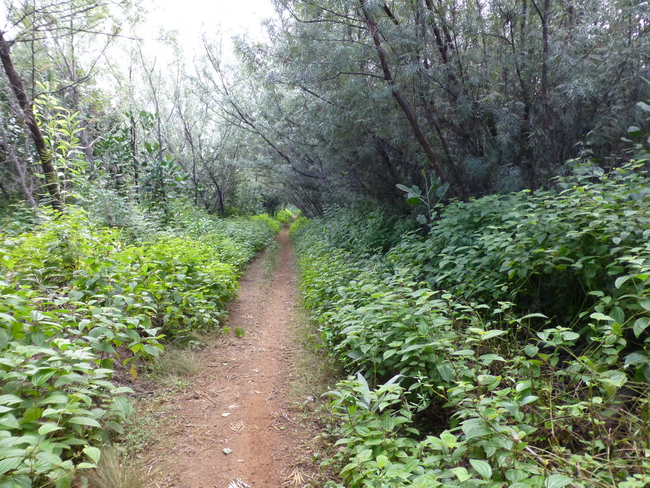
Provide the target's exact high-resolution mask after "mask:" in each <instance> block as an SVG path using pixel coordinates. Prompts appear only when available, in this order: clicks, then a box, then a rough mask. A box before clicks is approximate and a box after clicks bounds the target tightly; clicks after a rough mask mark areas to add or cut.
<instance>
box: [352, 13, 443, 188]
mask: <svg viewBox="0 0 650 488" xmlns="http://www.w3.org/2000/svg"><path fill="white" fill-rule="evenodd" d="M359 2H360V3H361V10H362V12H363V15H364V18H365V21H366V26H367V27H368V32H369V33H370V37H372V42H373V43H374V45H375V50H376V51H377V55H378V56H379V62H380V64H381V69H382V71H383V72H384V80H385V81H386V83H387V84H388V86H389V87H390V89H391V93H392V94H393V98H395V101H396V102H397V104H398V105H399V107H400V108H401V109H402V112H404V115H405V116H406V119H407V120H408V121H409V124H411V128H412V129H413V133H414V134H415V138H416V139H417V140H418V142H419V143H420V146H421V147H422V149H423V150H424V153H425V154H426V156H427V159H428V160H429V162H430V163H431V166H432V167H433V171H434V173H435V174H436V176H437V177H438V178H440V180H441V181H445V180H446V178H445V175H444V173H443V172H442V168H441V167H440V164H438V159H437V158H436V156H435V154H434V153H433V148H432V147H431V145H430V144H429V141H427V139H426V137H425V135H424V133H423V132H422V129H421V128H420V124H419V123H418V121H417V117H416V116H415V113H414V112H413V109H411V106H410V105H409V104H408V102H407V101H406V100H405V99H404V97H403V96H402V94H401V92H400V91H399V90H398V88H397V85H396V84H395V80H394V79H393V75H392V73H391V71H390V67H389V66H388V60H387V59H386V53H385V52H384V48H383V46H382V45H381V39H380V37H379V28H378V27H377V24H376V23H375V20H374V19H373V17H372V13H371V11H370V6H369V5H368V2H367V0H359Z"/></svg>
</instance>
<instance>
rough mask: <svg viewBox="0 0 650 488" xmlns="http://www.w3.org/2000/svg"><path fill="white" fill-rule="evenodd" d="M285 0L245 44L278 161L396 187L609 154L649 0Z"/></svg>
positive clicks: (337, 180)
mask: <svg viewBox="0 0 650 488" xmlns="http://www.w3.org/2000/svg"><path fill="white" fill-rule="evenodd" d="M276 4H277V6H278V10H279V12H280V14H281V20H280V21H279V22H277V23H276V24H274V25H272V26H271V28H270V37H271V41H270V42H269V43H268V45H266V46H260V45H259V44H257V45H256V44H250V45H245V44H244V45H242V47H241V57H242V61H243V63H244V68H243V69H244V70H245V72H247V73H248V76H249V79H250V80H255V81H256V83H257V86H258V88H257V90H258V91H257V94H256V99H255V100H256V101H255V110H254V113H255V114H256V115H255V117H254V119H255V123H256V125H257V128H258V129H259V127H261V126H263V125H265V126H266V127H267V129H266V132H265V133H264V137H265V138H266V139H268V141H267V144H268V145H269V147H273V146H275V147H276V148H283V149H282V150H281V152H282V154H281V153H280V152H278V151H276V153H277V154H276V156H275V158H274V160H275V161H274V162H273V163H272V166H274V167H275V169H271V168H269V171H277V167H283V166H285V165H289V166H291V167H292V168H293V170H294V171H295V170H300V171H301V172H302V173H306V174H308V175H310V177H314V176H317V177H318V178H323V179H324V180H325V181H324V182H320V183H321V184H320V185H319V186H320V187H321V188H327V189H328V190H329V191H332V190H337V191H338V192H339V193H345V192H352V193H354V194H356V195H358V196H361V197H363V196H371V197H374V198H377V199H379V200H382V201H387V202H392V201H395V200H396V199H397V198H399V192H398V191H397V190H396V188H395V184H396V183H405V184H407V186H409V185H411V184H418V185H420V186H426V185H427V181H428V182H431V181H433V182H434V185H433V186H435V185H436V184H437V185H440V184H442V183H444V182H449V183H451V185H452V189H453V190H452V194H455V195H456V196H460V197H463V198H465V197H468V196H471V195H480V194H483V193H489V192H495V191H509V190H514V189H518V188H523V187H527V188H536V187H539V186H541V185H545V184H547V182H548V181H549V179H550V178H552V177H553V176H555V175H557V174H560V173H562V172H563V171H565V168H566V163H567V161H568V160H572V159H575V158H583V157H595V158H598V159H599V161H601V162H602V164H604V165H607V164H609V163H607V161H606V159H607V158H609V156H610V155H611V154H612V153H617V152H618V151H620V149H621V148H622V144H621V141H620V138H621V136H623V135H625V133H626V128H627V127H628V126H629V125H630V124H631V123H633V122H634V119H635V117H636V116H637V114H636V113H635V103H636V101H637V100H638V98H639V97H640V96H641V95H642V94H643V90H644V86H645V85H644V84H643V82H642V77H643V76H646V77H647V76H648V74H649V73H648V62H647V53H648V52H650V35H649V34H650V32H649V28H650V27H649V26H648V23H647V21H646V20H644V19H647V18H650V7H649V6H648V4H647V3H638V2H628V1H626V0H616V1H609V0H572V1H570V2H559V1H556V0H485V1H483V0H481V1H478V2H465V1H463V0H437V1H434V0H399V1H397V0H396V1H392V2H384V1H371V0H358V1H355V2H349V1H343V0H325V1H319V2H315V1H312V0H278V1H277V2H276ZM233 115H237V117H235V118H238V114H237V113H236V111H234V112H233ZM251 120H252V118H251V117H249V121H251ZM233 123H235V122H233ZM236 123H237V124H242V123H243V124H244V125H248V126H249V128H250V124H247V123H246V122H245V121H242V120H241V118H240V120H239V122H236ZM260 137H261V135H260ZM287 147H291V148H292V149H293V150H294V151H295V154H294V153H293V152H292V151H289V150H287V149H286V148H287ZM297 148H300V149H301V150H297ZM289 154H291V157H290V159H291V162H289V161H288V160H287V157H288V156H289ZM298 154H300V156H298ZM300 165H304V167H303V168H301V167H300ZM306 168H308V170H306V171H305V169H306ZM311 179H315V178H311ZM304 183H305V186H303V188H305V187H307V186H308V184H307V180H306V181H305V182H304ZM309 183H313V181H309ZM293 184H298V185H302V183H301V182H300V181H299V180H298V178H295V179H294V180H293ZM287 189H288V188H287ZM288 191H295V190H289V189H288Z"/></svg>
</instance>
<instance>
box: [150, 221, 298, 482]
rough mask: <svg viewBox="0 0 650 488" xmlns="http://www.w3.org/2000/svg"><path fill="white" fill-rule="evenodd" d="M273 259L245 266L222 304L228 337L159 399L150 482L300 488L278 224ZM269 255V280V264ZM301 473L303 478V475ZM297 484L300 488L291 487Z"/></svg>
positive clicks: (288, 283)
mask: <svg viewBox="0 0 650 488" xmlns="http://www.w3.org/2000/svg"><path fill="white" fill-rule="evenodd" d="M277 242H278V244H279V249H278V248H276V249H275V250H274V251H273V250H272V251H269V252H267V254H268V253H272V254H274V255H271V256H269V255H267V256H266V258H262V259H258V260H256V261H255V262H253V263H252V264H251V266H250V267H249V269H248V271H247V273H246V274H245V276H244V277H243V279H242V281H241V290H240V293H239V296H238V298H237V299H236V300H235V301H234V302H233V303H232V304H231V307H230V316H229V318H228V321H227V324H226V326H227V327H229V328H230V333H229V334H228V335H227V336H224V337H222V338H220V339H218V340H216V341H215V342H216V344H213V345H211V346H210V347H209V348H208V349H207V351H204V352H205V354H206V356H205V358H204V363H203V366H202V369H201V371H200V372H199V373H198V375H197V376H195V377H193V378H191V379H190V380H189V386H186V387H185V388H182V389H181V393H180V394H174V395H167V396H165V397H161V398H159V400H158V404H157V405H156V411H157V412H159V414H158V416H159V423H158V429H160V430H162V431H161V432H160V436H159V438H158V440H157V441H156V442H155V443H154V444H155V445H154V446H152V447H153V449H152V450H151V451H150V452H148V453H147V457H148V458H149V462H148V464H150V465H151V466H153V467H154V472H157V475H156V476H155V478H157V481H156V482H154V483H153V484H150V485H149V486H158V487H180V488H222V487H223V488H228V487H233V488H244V487H245V486H246V485H249V486H250V487H257V488H279V487H282V486H297V485H298V486H303V485H304V484H305V483H306V478H305V477H303V476H302V475H301V471H300V469H299V467H298V463H299V462H300V461H299V460H297V458H296V456H295V453H296V452H297V450H298V449H299V448H300V444H301V436H302V435H303V434H301V429H302V428H301V427H300V426H299V424H298V422H296V420H295V418H294V415H293V414H292V412H291V410H292V400H291V396H290V393H289V389H290V382H291V372H290V363H291V354H292V352H291V348H292V347H293V346H292V342H293V341H292V338H291V333H290V331H289V327H290V326H291V323H292V320H293V317H294V312H295V307H296V301H297V291H296V284H295V275H294V270H293V256H292V250H291V246H290V242H289V237H288V232H287V230H286V229H285V230H283V231H282V232H281V233H280V235H279V236H278V238H277ZM274 259H277V263H276V270H275V273H274V274H273V275H272V276H269V275H270V272H272V270H270V271H269V269H268V268H269V261H272V260H274ZM303 479H304V480H305V481H303ZM299 483H300V484H299Z"/></svg>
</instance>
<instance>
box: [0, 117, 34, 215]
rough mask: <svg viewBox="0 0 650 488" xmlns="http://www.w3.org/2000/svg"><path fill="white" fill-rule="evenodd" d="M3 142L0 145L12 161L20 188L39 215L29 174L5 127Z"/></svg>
mask: <svg viewBox="0 0 650 488" xmlns="http://www.w3.org/2000/svg"><path fill="white" fill-rule="evenodd" d="M1 130H2V141H1V142H0V144H2V148H3V149H4V151H5V154H6V155H7V160H9V161H11V162H12V163H13V164H14V166H15V168H16V172H17V173H18V174H17V179H18V184H19V185H20V187H21V188H22V189H23V193H24V194H25V198H26V199H27V201H28V202H29V204H30V205H31V206H32V208H33V209H34V211H35V212H36V213H38V204H37V203H36V200H34V195H32V191H31V189H30V187H29V185H28V184H27V172H26V171H25V168H24V167H23V165H22V164H21V162H20V161H19V160H18V157H17V156H16V152H15V151H14V149H13V147H10V146H9V141H8V140H7V131H6V130H5V128H4V125H3V126H2V129H1Z"/></svg>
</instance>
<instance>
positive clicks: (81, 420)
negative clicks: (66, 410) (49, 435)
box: [68, 417, 101, 428]
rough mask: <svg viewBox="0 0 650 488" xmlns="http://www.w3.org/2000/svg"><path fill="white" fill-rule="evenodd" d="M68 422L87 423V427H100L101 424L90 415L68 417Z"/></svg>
mask: <svg viewBox="0 0 650 488" xmlns="http://www.w3.org/2000/svg"><path fill="white" fill-rule="evenodd" d="M68 423H71V424H75V425H85V426H87V427H100V428H101V425H100V424H99V422H97V421H96V420H95V419H92V418H90V417H71V418H69V419H68Z"/></svg>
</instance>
